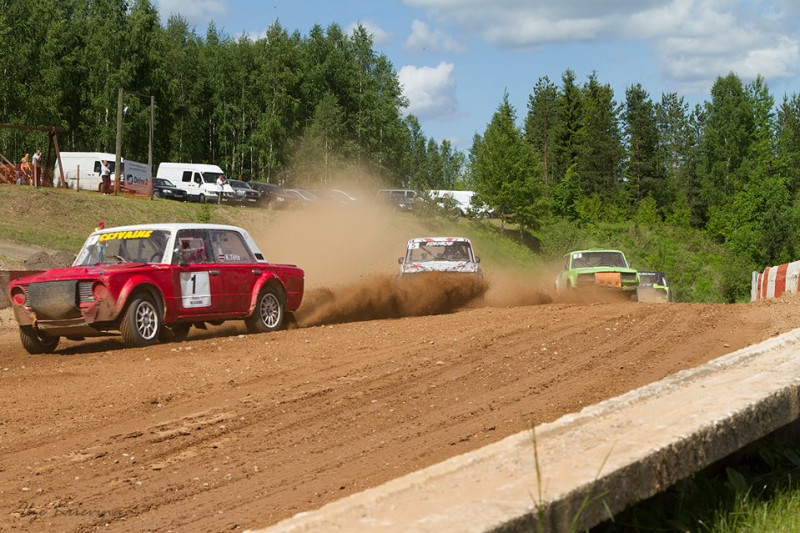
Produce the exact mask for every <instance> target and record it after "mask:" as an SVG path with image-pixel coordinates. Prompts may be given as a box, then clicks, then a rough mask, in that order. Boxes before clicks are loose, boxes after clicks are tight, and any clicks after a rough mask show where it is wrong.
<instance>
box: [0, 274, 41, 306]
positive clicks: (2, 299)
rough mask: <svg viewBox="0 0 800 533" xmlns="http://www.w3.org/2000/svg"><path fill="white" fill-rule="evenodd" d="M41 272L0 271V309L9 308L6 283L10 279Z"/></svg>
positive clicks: (9, 302)
mask: <svg viewBox="0 0 800 533" xmlns="http://www.w3.org/2000/svg"><path fill="white" fill-rule="evenodd" d="M40 272H44V271H43V270H0V309H5V308H6V307H11V301H10V300H9V299H8V283H9V282H10V281H11V280H12V279H17V278H22V277H24V276H30V275H31V274H39V273H40Z"/></svg>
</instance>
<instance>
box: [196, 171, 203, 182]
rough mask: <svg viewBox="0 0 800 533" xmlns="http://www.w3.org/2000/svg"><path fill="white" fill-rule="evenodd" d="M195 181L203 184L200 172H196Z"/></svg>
mask: <svg viewBox="0 0 800 533" xmlns="http://www.w3.org/2000/svg"><path fill="white" fill-rule="evenodd" d="M194 182H195V183H197V184H198V185H202V183H203V178H201V177H200V173H199V172H195V173H194Z"/></svg>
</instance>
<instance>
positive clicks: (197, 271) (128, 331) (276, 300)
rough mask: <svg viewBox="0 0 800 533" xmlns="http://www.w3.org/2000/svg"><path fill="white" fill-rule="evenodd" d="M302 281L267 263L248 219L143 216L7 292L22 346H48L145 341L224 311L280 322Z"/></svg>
mask: <svg viewBox="0 0 800 533" xmlns="http://www.w3.org/2000/svg"><path fill="white" fill-rule="evenodd" d="M303 287H304V274H303V270H301V269H300V268H298V267H296V266H293V265H278V264H272V263H269V262H267V260H266V259H264V256H263V254H262V253H261V251H260V250H259V249H258V246H257V245H256V243H255V242H254V241H253V239H252V237H250V235H249V234H248V233H247V231H245V230H244V229H242V228H238V227H236V226H225V225H217V224H143V225H136V226H122V227H116V228H106V229H102V230H99V231H95V232H94V233H92V234H91V235H90V236H89V238H88V239H87V240H86V242H85V243H84V245H83V248H82V249H81V251H80V253H79V254H78V256H77V258H76V259H75V262H74V263H73V264H72V266H71V267H68V268H57V269H51V270H47V271H45V272H43V273H41V274H36V275H31V276H27V277H23V278H18V279H15V280H13V281H11V283H9V286H8V291H9V293H8V294H9V296H10V300H11V303H12V307H13V310H14V316H15V318H16V319H17V322H18V323H19V333H20V339H21V341H22V345H23V346H24V347H25V349H26V350H27V351H28V352H29V353H31V354H41V353H51V352H53V351H54V350H55V349H56V346H57V345H58V342H59V339H60V337H66V338H68V339H72V340H82V339H84V338H85V337H99V336H108V335H116V334H119V335H120V336H121V337H122V340H123V342H124V343H125V344H126V345H128V346H148V345H150V344H153V343H155V342H157V341H158V340H159V339H162V338H165V333H169V334H168V335H166V338H169V337H173V338H175V339H178V340H180V339H184V338H186V336H187V335H188V333H189V329H190V328H191V326H192V325H195V326H197V327H204V326H205V323H206V322H209V323H214V324H219V323H221V322H223V321H225V320H244V322H245V324H246V326H247V329H248V331H250V332H253V333H258V332H267V331H274V330H278V329H281V328H282V327H283V325H284V323H285V320H286V319H287V315H289V314H290V313H292V312H293V311H295V310H296V309H297V308H298V307H299V306H300V302H301V301H302V299H303Z"/></svg>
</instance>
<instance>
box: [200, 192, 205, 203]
mask: <svg viewBox="0 0 800 533" xmlns="http://www.w3.org/2000/svg"><path fill="white" fill-rule="evenodd" d="M198 201H199V202H200V203H201V204H204V203H206V195H205V194H201V195H200V199H199V200H198Z"/></svg>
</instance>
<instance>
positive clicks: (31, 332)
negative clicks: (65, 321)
mask: <svg viewBox="0 0 800 533" xmlns="http://www.w3.org/2000/svg"><path fill="white" fill-rule="evenodd" d="M19 338H20V340H21V341H22V346H23V347H24V348H25V350H27V351H28V353H29V354H31V355H39V354H43V353H53V352H54V351H55V350H56V346H58V337H54V336H52V335H48V334H47V333H43V332H41V331H39V330H37V329H35V328H34V327H33V326H20V327H19Z"/></svg>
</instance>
